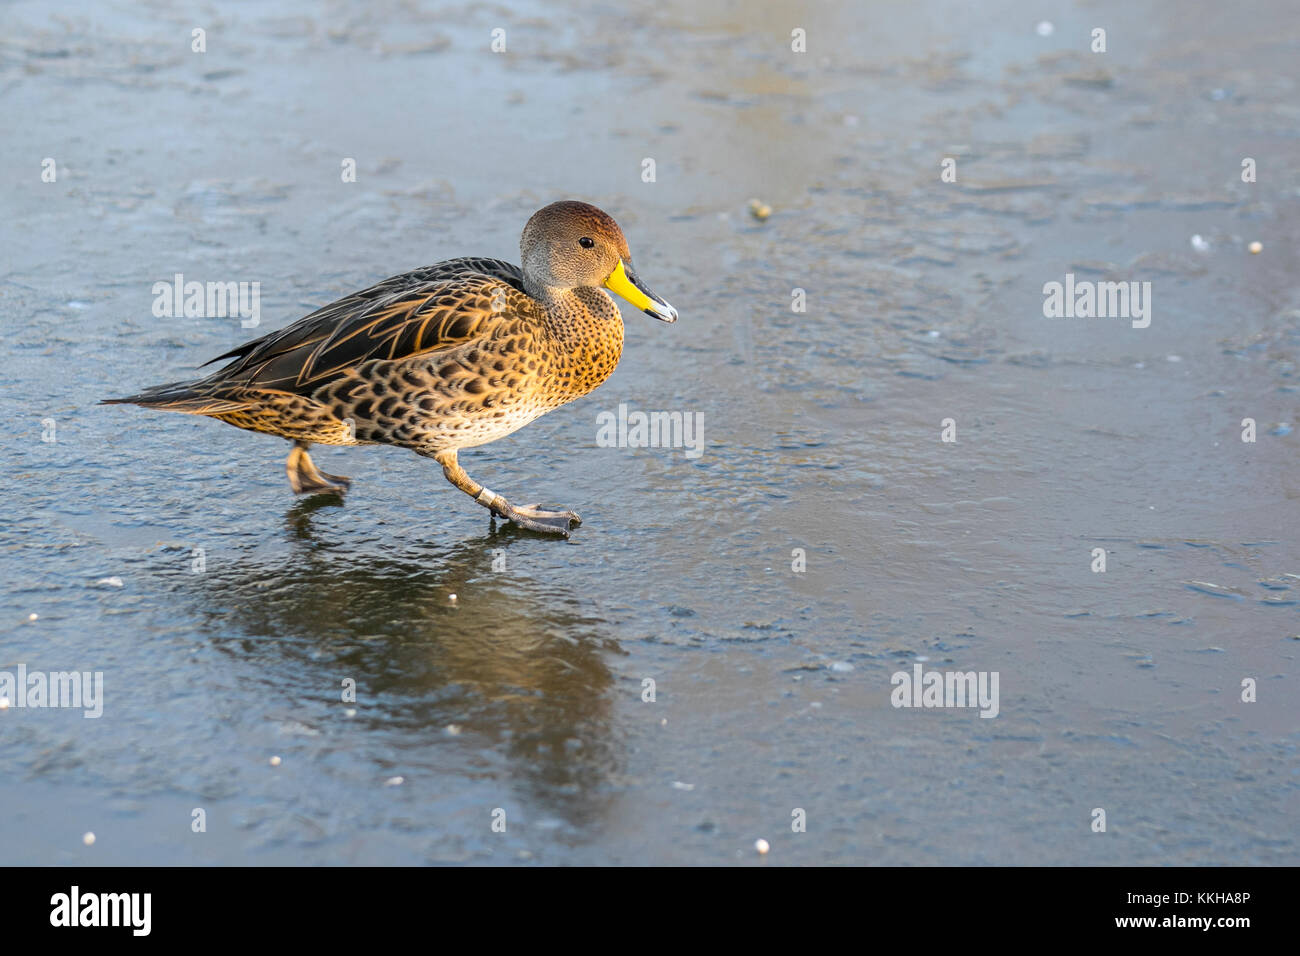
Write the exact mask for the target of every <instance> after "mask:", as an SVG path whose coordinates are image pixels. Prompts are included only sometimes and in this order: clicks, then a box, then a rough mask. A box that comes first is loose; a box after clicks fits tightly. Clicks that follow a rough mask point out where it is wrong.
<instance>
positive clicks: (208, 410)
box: [99, 382, 250, 415]
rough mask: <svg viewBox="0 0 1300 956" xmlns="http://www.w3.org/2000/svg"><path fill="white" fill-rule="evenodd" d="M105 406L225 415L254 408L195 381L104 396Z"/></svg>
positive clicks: (102, 401) (189, 413) (102, 402)
mask: <svg viewBox="0 0 1300 956" xmlns="http://www.w3.org/2000/svg"><path fill="white" fill-rule="evenodd" d="M99 404H101V405H142V406H144V407H145V408H161V409H165V410H167V411H169V412H184V413H186V414H188V415H221V414H224V413H225V412H237V411H241V410H242V409H245V408H248V407H250V405H249V403H248V402H246V401H240V400H239V399H233V398H222V397H221V396H219V395H209V394H204V393H202V392H200V391H199V390H198V389H196V388H195V383H194V382H172V383H171V384H169V385H155V386H154V387H153V388H146V389H145V390H144V391H143V392H141V393H140V394H139V395H131V396H128V397H126V398H105V399H101V400H100V402H99Z"/></svg>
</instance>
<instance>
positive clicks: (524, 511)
mask: <svg viewBox="0 0 1300 956" xmlns="http://www.w3.org/2000/svg"><path fill="white" fill-rule="evenodd" d="M433 460H434V461H436V462H437V463H438V464H440V465H442V473H443V474H444V475H446V476H447V480H448V481H450V482H451V483H452V484H453V485H455V486H456V487H457V488H459V489H460V490H461V491H463V492H465V494H467V495H469V496H470V497H471V498H473V499H474V500H475V501H477V502H478V503H479V504H481V505H482V506H483V507H484V508H487V509H488V510H489V511H491V512H492V513H493V514H495V515H500V516H501V517H502V518H505V519H506V520H508V521H513V522H514V523H515V524H517V525H519V527H521V528H527V529H528V530H529V531H541V532H544V533H546V534H562V535H564V537H566V538H567V537H568V536H569V528H570V527H571V526H572V525H577V524H582V519H581V518H579V517H578V516H577V514H576V513H574V512H572V511H546V510H544V509H543V508H541V507H539V506H538V505H522V506H519V507H516V506H515V505H512V504H511V503H510V502H508V501H506V499H505V498H503V497H502V496H501V495H499V494H497V493H496V492H495V491H489V490H488V489H487V488H484V487H483V486H482V485H480V484H479V483H478V482H476V481H475V480H474V479H473V478H471V477H470V476H469V475H467V474H466V473H465V469H464V468H462V467H461V466H460V462H459V461H457V460H456V452H455V451H444V452H439V453H438V454H436V455H434V456H433Z"/></svg>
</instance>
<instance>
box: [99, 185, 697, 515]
mask: <svg viewBox="0 0 1300 956" xmlns="http://www.w3.org/2000/svg"><path fill="white" fill-rule="evenodd" d="M519 252H520V262H521V264H520V265H518V266H516V265H513V264H511V263H509V262H505V261H502V260H499V259H489V258H479V257H462V258H458V259H449V260H447V261H445V262H439V263H436V264H434V265H431V266H426V267H424V268H419V269H415V270H413V271H410V272H405V273H402V274H400V275H395V276H392V277H390V278H388V279H384V280H383V281H382V282H378V283H376V284H375V285H372V286H370V287H369V288H366V289H362V290H361V291H359V292H353V293H352V294H350V295H346V296H344V297H343V298H341V299H339V300H338V301H336V302H332V303H330V304H329V305H326V306H324V307H322V308H320V309H317V310H316V311H315V312H312V313H311V314H309V315H307V316H305V317H303V318H301V319H299V320H298V321H296V322H293V323H291V324H290V325H287V326H285V327H284V328H282V329H279V330H277V331H274V332H271V333H269V334H267V335H264V336H262V337H261V338H257V339H253V340H252V341H249V342H245V343H244V344H243V345H240V346H238V347H237V348H234V349H231V350H230V351H229V352H225V353H223V354H222V355H218V356H217V357H216V358H214V359H212V360H211V361H209V362H207V363H204V364H205V365H211V364H213V363H215V362H219V361H222V360H229V361H228V363H227V364H225V365H224V366H222V367H221V368H220V369H218V370H217V371H215V372H212V373H211V374H209V375H208V376H207V377H205V378H201V379H197V380H194V381H186V382H173V383H170V384H166V385H156V386H153V387H150V388H146V389H144V390H143V391H141V392H140V393H138V394H136V395H131V396H129V397H126V398H108V399H104V400H102V401H101V402H100V404H105V405H120V404H130V405H139V406H142V407H144V408H150V409H162V410H165V411H173V412H182V413H185V414H189V415H203V416H206V417H208V418H215V419H217V420H218V421H222V422H225V423H226V424H229V425H234V426H235V427H237V428H243V429H246V430H248V431H254V432H261V433H263V434H268V435H275V436H277V437H279V438H284V439H287V440H289V441H290V442H292V448H291V449H290V451H289V457H288V459H287V461H286V462H285V469H286V472H287V474H288V478H289V486H290V488H291V489H292V491H293V492H294V493H295V494H298V495H304V494H329V495H336V496H338V497H340V498H341V497H342V496H343V495H344V494H345V493H346V492H347V491H348V489H349V488H350V487H351V479H350V478H346V477H343V476H340V475H331V474H328V473H327V472H323V471H321V470H320V469H319V468H317V467H316V464H315V463H314V462H313V461H312V458H311V455H310V454H309V449H310V448H311V446H312V445H314V444H320V445H395V446H397V447H399V448H406V449H409V450H411V451H414V452H415V453H416V454H418V455H421V456H424V457H426V458H432V459H433V460H434V461H435V462H437V463H438V464H439V465H441V466H442V472H443V475H444V477H445V478H446V479H447V481H448V482H450V483H451V484H452V486H454V487H455V488H457V489H459V490H460V491H462V492H464V493H465V494H467V495H469V496H470V497H471V498H473V499H474V501H476V502H477V503H478V504H479V505H481V506H483V507H484V508H487V509H488V511H489V512H490V513H491V514H492V516H493V517H494V518H497V517H499V518H502V519H503V520H506V521H509V522H511V523H513V524H514V525H516V526H518V527H520V528H524V529H527V530H529V531H534V532H540V533H543V534H557V535H561V536H563V537H565V538H567V537H568V536H569V533H570V531H571V530H572V529H573V528H574V527H575V526H577V525H578V524H580V523H581V521H582V519H581V518H580V517H579V516H578V514H577V513H576V512H574V511H571V510H564V509H561V510H551V509H546V508H543V507H542V506H540V505H537V504H530V505H515V504H511V503H510V502H509V501H508V500H507V499H506V498H505V497H504V496H503V495H500V494H498V493H496V492H495V491H492V490H490V489H488V488H487V487H485V486H484V485H481V484H479V483H478V482H477V481H475V480H474V479H472V478H471V477H470V476H469V475H468V474H467V473H466V471H465V469H464V468H463V467H462V466H461V464H460V461H459V457H458V456H459V453H460V452H461V451H462V450H464V449H467V448H475V447H477V446H480V445H485V444H487V443H489V442H493V441H496V440H497V439H500V438H504V437H505V436H506V435H509V434H512V433H513V432H515V431H518V430H519V429H520V428H523V427H524V426H525V425H527V424H528V423H529V422H532V421H534V420H535V419H537V418H539V417H541V416H542V415H545V414H546V413H547V412H550V411H554V410H555V409H557V408H559V407H560V406H562V405H567V404H568V403H570V402H572V401H575V400H576V399H579V398H581V397H582V396H584V395H586V394H588V393H590V392H591V391H592V390H593V389H595V388H596V387H597V386H599V385H600V384H601V383H602V382H604V381H605V380H606V379H607V378H609V376H610V375H611V374H612V373H613V371H614V369H615V368H616V367H617V365H618V362H619V359H620V357H621V356H622V353H623V334H624V330H623V318H622V314H621V313H620V311H619V307H618V305H617V303H616V302H615V301H614V299H613V298H612V297H611V296H610V294H609V293H610V292H613V293H614V294H616V295H618V296H620V297H621V298H623V299H624V300H626V301H627V302H628V303H630V304H631V305H632V306H634V307H635V308H637V309H640V310H641V311H642V312H644V313H646V314H647V315H649V316H651V317H653V318H655V319H658V320H660V321H662V322H670V323H671V322H676V321H677V318H678V314H677V310H676V309H674V308H673V307H672V306H671V305H669V304H668V302H667V301H665V300H664V299H662V298H660V297H659V296H658V295H656V294H655V293H654V292H652V291H650V288H649V287H648V286H647V285H646V284H645V283H644V282H642V281H641V279H640V277H639V276H638V275H637V273H636V271H635V269H634V268H633V264H632V255H631V252H630V251H629V249H628V244H627V239H626V237H625V236H624V235H623V230H622V229H620V228H619V225H618V223H617V222H615V220H614V218H613V217H612V216H610V215H609V214H608V213H606V212H604V211H602V210H601V209H598V208H597V207H595V206H593V205H591V204H589V203H586V202H580V201H577V200H564V201H561V202H555V203H551V204H550V205H548V206H545V207H543V208H542V209H539V210H538V211H537V212H536V213H534V214H533V215H532V217H531V218H530V219H529V220H528V222H527V224H526V225H525V226H524V230H523V234H522V236H521V237H520V241H519Z"/></svg>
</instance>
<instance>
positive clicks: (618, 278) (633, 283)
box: [605, 259, 677, 322]
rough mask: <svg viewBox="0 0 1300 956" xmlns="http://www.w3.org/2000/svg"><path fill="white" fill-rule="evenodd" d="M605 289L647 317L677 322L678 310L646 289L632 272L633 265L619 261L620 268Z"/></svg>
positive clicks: (610, 278) (609, 279)
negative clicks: (625, 300)
mask: <svg viewBox="0 0 1300 956" xmlns="http://www.w3.org/2000/svg"><path fill="white" fill-rule="evenodd" d="M605 288H607V289H609V291H610V292H613V293H615V294H616V295H620V296H622V297H623V298H625V299H627V301H629V302H631V303H632V304H633V305H634V306H636V307H637V308H638V309H640V310H641V311H642V312H644V313H645V314H646V315H652V316H654V317H655V318H656V319H659V320H660V321H661V322H676V321H677V310H676V309H674V308H673V307H672V306H671V305H669V304H668V303H667V302H665V301H664V300H663V299H661V298H659V296H657V295H655V294H654V293H653V292H651V291H650V290H649V289H648V288H646V285H645V283H643V282H642V281H641V280H640V279H639V278H638V277H637V274H636V273H635V272H633V271H632V265H631V263H624V262H623V260H622V259H619V260H618V268H616V269H615V270H614V271H613V272H611V273H610V274H609V278H608V279H606V280H605Z"/></svg>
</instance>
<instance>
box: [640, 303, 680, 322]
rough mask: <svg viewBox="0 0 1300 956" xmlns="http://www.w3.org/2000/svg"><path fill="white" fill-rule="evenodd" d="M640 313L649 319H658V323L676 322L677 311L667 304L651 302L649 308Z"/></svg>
mask: <svg viewBox="0 0 1300 956" xmlns="http://www.w3.org/2000/svg"><path fill="white" fill-rule="evenodd" d="M641 311H642V312H644V313H645V314H646V315H648V316H650V317H651V318H655V319H658V320H659V321H660V322H676V321H677V310H676V309H674V308H673V307H672V306H671V305H669V304H668V303H667V302H652V303H651V304H650V305H649V307H647V308H645V309H642V310H641Z"/></svg>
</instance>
